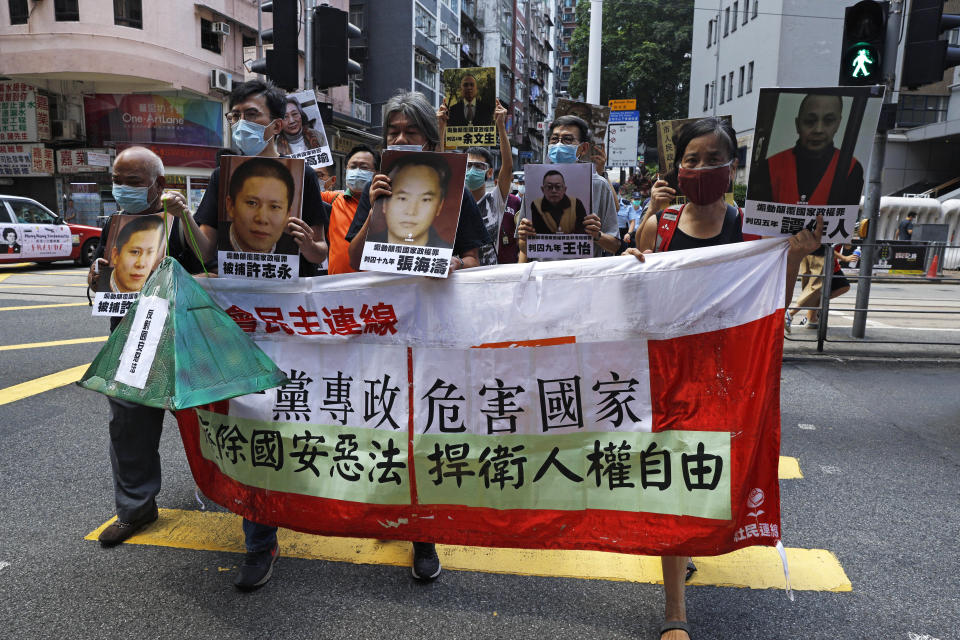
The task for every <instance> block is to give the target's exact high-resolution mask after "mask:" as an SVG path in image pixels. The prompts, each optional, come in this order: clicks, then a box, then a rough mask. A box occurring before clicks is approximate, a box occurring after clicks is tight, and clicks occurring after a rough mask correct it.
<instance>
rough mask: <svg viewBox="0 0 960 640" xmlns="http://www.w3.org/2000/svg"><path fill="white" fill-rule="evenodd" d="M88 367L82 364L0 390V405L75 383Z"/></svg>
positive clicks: (88, 364)
mask: <svg viewBox="0 0 960 640" xmlns="http://www.w3.org/2000/svg"><path fill="white" fill-rule="evenodd" d="M89 366H90V363H87V364H82V365H80V366H79V367H72V368H70V369H64V370H63V371H58V372H57V373H51V374H50V375H48V376H43V377H42V378H37V379H35V380H28V381H26V382H21V383H20V384H15V385H13V386H12V387H7V388H6V389H0V405H4V404H9V403H11V402H16V401H17V400H22V399H24V398H29V397H30V396H35V395H37V394H38V393H43V392H44V391H49V390H50V389H56V388H57V387H63V386H65V385H68V384H70V383H71V382H76V381H77V380H79V379H80V378H81V377H82V376H83V373H84V372H85V371H86V370H87V367H89Z"/></svg>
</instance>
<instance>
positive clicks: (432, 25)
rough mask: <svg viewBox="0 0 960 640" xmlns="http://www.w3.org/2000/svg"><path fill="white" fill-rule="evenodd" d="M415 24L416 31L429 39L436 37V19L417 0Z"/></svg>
mask: <svg viewBox="0 0 960 640" xmlns="http://www.w3.org/2000/svg"><path fill="white" fill-rule="evenodd" d="M416 24H417V31H420V32H421V33H423V35H425V36H427V37H428V38H431V39H432V38H435V37H436V35H435V34H436V33H437V19H436V18H435V17H434V16H433V14H431V13H430V12H429V11H427V10H426V9H424V8H423V5H421V4H420V3H419V2H418V3H417V12H416Z"/></svg>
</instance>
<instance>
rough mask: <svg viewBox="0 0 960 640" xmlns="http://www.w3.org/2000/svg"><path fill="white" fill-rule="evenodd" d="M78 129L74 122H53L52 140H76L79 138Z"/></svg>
mask: <svg viewBox="0 0 960 640" xmlns="http://www.w3.org/2000/svg"><path fill="white" fill-rule="evenodd" d="M78 130H79V127H78V126H77V122H76V120H54V121H53V131H52V133H53V138H54V140H76V139H77V138H78V137H79V136H78V135H77V134H78Z"/></svg>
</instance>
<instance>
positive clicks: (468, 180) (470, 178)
mask: <svg viewBox="0 0 960 640" xmlns="http://www.w3.org/2000/svg"><path fill="white" fill-rule="evenodd" d="M486 181H487V172H486V171H484V170H483V169H467V175H466V177H465V178H464V184H465V185H466V186H467V189H469V190H470V191H476V190H477V189H479V188H480V187H482V186H483V183H484V182H486Z"/></svg>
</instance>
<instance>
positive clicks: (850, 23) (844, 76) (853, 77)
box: [838, 0, 889, 86]
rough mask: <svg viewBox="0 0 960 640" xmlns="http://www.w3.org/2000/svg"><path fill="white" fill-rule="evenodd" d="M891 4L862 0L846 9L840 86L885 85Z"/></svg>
mask: <svg viewBox="0 0 960 640" xmlns="http://www.w3.org/2000/svg"><path fill="white" fill-rule="evenodd" d="M888 7H889V3H887V2H875V1H874V0H862V1H861V2H858V3H857V4H855V5H853V6H852V7H847V9H846V14H845V16H844V20H843V47H842V49H841V52H842V53H841V59H840V79H839V81H838V84H839V85H840V86H844V85H847V86H849V85H857V86H865V85H874V84H882V83H883V50H884V45H885V44H886V43H885V40H886V31H887V11H888Z"/></svg>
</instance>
